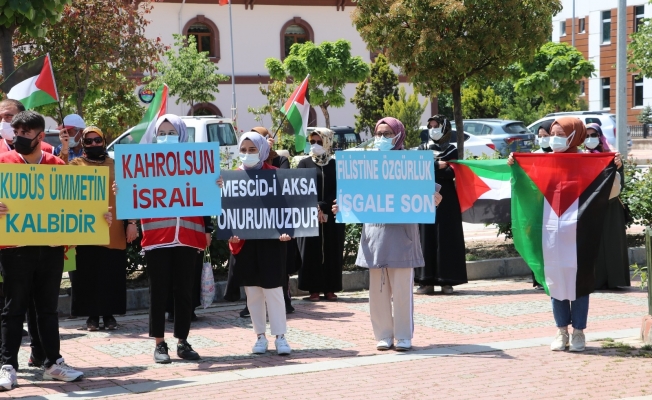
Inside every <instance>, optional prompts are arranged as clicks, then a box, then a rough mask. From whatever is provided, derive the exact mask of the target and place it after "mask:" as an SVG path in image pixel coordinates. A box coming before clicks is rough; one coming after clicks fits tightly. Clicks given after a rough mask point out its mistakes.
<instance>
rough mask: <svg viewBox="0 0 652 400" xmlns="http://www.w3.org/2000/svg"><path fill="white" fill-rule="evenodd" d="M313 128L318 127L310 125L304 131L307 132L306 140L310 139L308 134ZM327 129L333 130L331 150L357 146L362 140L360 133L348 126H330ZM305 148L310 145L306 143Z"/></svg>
mask: <svg viewBox="0 0 652 400" xmlns="http://www.w3.org/2000/svg"><path fill="white" fill-rule="evenodd" d="M315 129H318V127H315V126H311V127H308V129H306V132H307V133H308V136H307V137H306V140H307V141H308V140H310V134H311V133H312V131H314V130H315ZM324 129H326V128H324ZM329 129H330V130H331V131H333V146H332V148H333V151H338V150H345V149H348V148H350V147H354V146H357V145H358V144H360V143H361V142H362V140H361V139H360V134H358V133H357V132H356V131H355V129H353V128H352V127H350V126H331V127H330V128H329ZM307 148H310V145H308V146H307Z"/></svg>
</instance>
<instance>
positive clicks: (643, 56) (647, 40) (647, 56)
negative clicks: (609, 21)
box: [627, 1, 652, 78]
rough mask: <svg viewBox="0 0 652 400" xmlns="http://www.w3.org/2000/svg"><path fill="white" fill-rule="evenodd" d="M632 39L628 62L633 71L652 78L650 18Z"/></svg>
mask: <svg viewBox="0 0 652 400" xmlns="http://www.w3.org/2000/svg"><path fill="white" fill-rule="evenodd" d="M650 4H652V1H650ZM631 38H632V41H631V42H630V43H629V44H628V45H627V50H628V52H627V54H628V56H627V58H628V60H627V61H628V62H629V63H630V64H632V69H633V70H635V71H636V70H638V71H640V73H641V75H643V76H644V77H645V78H652V23H651V21H650V19H649V18H646V19H644V20H643V23H642V24H641V25H639V26H638V30H637V32H635V33H632V35H631Z"/></svg>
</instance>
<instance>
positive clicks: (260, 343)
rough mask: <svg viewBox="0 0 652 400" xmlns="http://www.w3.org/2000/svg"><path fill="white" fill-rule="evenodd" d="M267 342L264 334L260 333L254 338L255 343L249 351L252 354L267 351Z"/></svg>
mask: <svg viewBox="0 0 652 400" xmlns="http://www.w3.org/2000/svg"><path fill="white" fill-rule="evenodd" d="M268 344H269V342H268V341H267V338H266V337H265V335H264V334H260V335H258V340H256V344H254V347H253V348H252V349H251V352H252V353H254V354H265V353H266V352H267V345H268Z"/></svg>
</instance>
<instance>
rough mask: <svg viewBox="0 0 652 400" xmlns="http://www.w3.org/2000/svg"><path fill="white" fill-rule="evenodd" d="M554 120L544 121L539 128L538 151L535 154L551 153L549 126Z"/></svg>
mask: <svg viewBox="0 0 652 400" xmlns="http://www.w3.org/2000/svg"><path fill="white" fill-rule="evenodd" d="M553 122H554V120H552V119H551V120H549V121H544V122H542V123H541V125H540V126H539V130H538V132H537V136H539V150H537V151H535V153H552V149H551V148H550V126H551V125H552V123H553Z"/></svg>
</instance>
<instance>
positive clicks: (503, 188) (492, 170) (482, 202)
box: [450, 160, 512, 224]
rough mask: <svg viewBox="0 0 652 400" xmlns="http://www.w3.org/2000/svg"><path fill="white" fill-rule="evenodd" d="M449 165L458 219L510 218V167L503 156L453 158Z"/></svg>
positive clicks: (497, 221)
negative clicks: (458, 211) (460, 216)
mask: <svg viewBox="0 0 652 400" xmlns="http://www.w3.org/2000/svg"><path fill="white" fill-rule="evenodd" d="M450 165H451V167H453V170H455V188H456V190H457V197H458V198H459V201H460V209H461V211H462V221H464V222H468V223H471V224H491V223H493V224H501V223H509V222H511V220H512V217H511V197H512V185H511V183H510V178H511V177H512V169H511V167H510V166H509V165H507V160H455V161H451V164H450Z"/></svg>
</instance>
